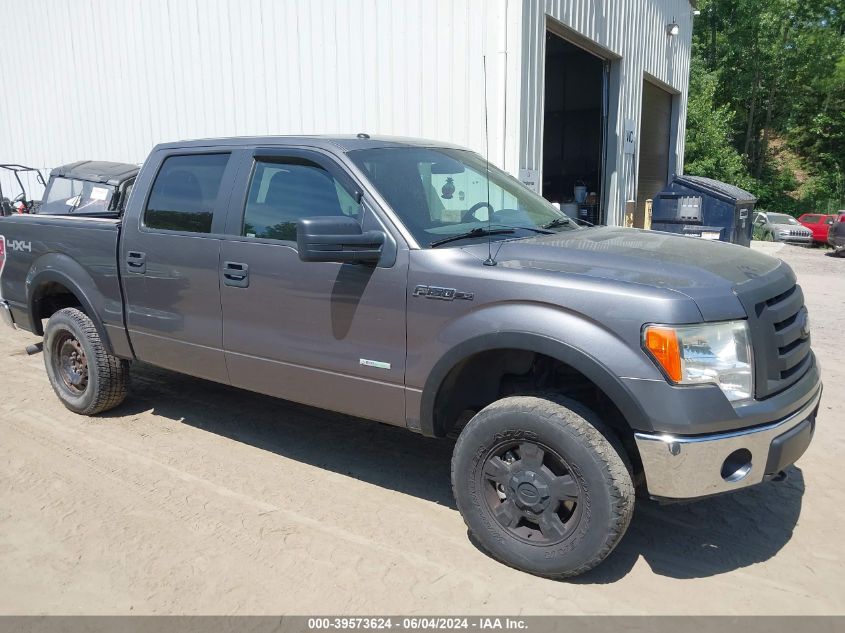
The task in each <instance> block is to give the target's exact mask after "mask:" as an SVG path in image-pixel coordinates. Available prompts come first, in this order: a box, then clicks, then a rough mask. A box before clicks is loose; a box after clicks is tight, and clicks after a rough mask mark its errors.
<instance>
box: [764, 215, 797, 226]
mask: <svg viewBox="0 0 845 633" xmlns="http://www.w3.org/2000/svg"><path fill="white" fill-rule="evenodd" d="M768 218H769V222H771V223H772V224H798V220H796V219H795V218H793V217H792V216H791V215H786V214H785V213H770V214H769V215H768Z"/></svg>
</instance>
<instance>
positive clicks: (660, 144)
mask: <svg viewBox="0 0 845 633" xmlns="http://www.w3.org/2000/svg"><path fill="white" fill-rule="evenodd" d="M671 137H672V94H671V93H669V92H667V91H665V90H663V89H662V88H660V87H658V86H656V85H655V84H653V83H651V82H650V81H647V80H646V81H643V106H642V114H641V115H640V162H639V169H638V176H637V207H636V211H635V213H634V226H635V227H636V228H640V229H641V228H643V227H644V226H645V223H646V200H653V199H654V196H655V195H656V194H657V193H658V192H659V191H662V190H663V189H665V188H666V184H667V182H668V178H669V147H670V142H671Z"/></svg>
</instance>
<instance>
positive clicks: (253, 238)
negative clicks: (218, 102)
mask: <svg viewBox="0 0 845 633" xmlns="http://www.w3.org/2000/svg"><path fill="white" fill-rule="evenodd" d="M247 160H248V162H249V164H248V165H244V166H243V167H242V169H241V173H242V174H243V176H242V177H239V182H238V184H237V185H236V187H235V193H233V196H232V203H231V206H230V210H229V221H228V223H227V231H226V232H227V233H228V234H229V235H228V238H227V239H226V240H225V241H224V242H223V243H222V244H221V253H220V260H221V269H220V275H221V277H220V284H221V285H220V288H221V304H222V307H223V346H224V349H225V354H226V363H227V366H228V369H229V375H230V378H231V382H232V384H234V385H236V386H239V387H243V388H245V389H250V390H253V391H259V392H262V393H266V394H269V395H273V396H277V397H281V398H285V399H288V400H293V401H296V402H301V403H304V404H310V405H314V406H318V407H323V408H330V409H333V410H335V411H341V412H344V413H348V414H351V415H359V416H363V417H368V418H373V419H378V420H380V421H383V422H388V423H392V424H399V425H404V424H405V401H404V377H405V296H406V284H407V272H408V257H407V251H406V250H401V251H398V252H397V249H396V242H395V240H394V239H393V238H392V237H390V236H389V233H388V243H386V245H385V257H383V259H382V262H380V264H379V265H378V266H373V265H363V264H333V263H317V262H302V261H301V260H300V259H299V254H298V252H297V249H296V222H297V220H299V219H300V218H303V217H314V216H330V215H346V216H351V217H355V218H357V219H359V221H361V222H362V224H363V226H364V230H369V229H372V228H377V229H380V230H384V227H383V225H381V223H380V222H379V220H378V218H377V217H376V216H375V215H374V213H373V211H372V203H371V201H369V200H368V199H366V198H364V199H363V201H361V198H360V196H359V194H358V192H359V191H362V189H361V188H360V187H359V186H357V184H356V183H355V182H354V181H353V180H352V178H351V176H349V175H348V174H347V172H345V170H343V168H342V167H341V166H340V165H339V164H337V163H336V162H335V161H334V160H333V159H332V158H330V157H328V156H327V155H324V154H322V153H319V152H316V151H311V150H307V149H291V150H287V151H281V152H280V151H279V150H267V151H264V152H262V151H261V150H256V153H255V155H254V156H253V157H250V158H248V159H247Z"/></svg>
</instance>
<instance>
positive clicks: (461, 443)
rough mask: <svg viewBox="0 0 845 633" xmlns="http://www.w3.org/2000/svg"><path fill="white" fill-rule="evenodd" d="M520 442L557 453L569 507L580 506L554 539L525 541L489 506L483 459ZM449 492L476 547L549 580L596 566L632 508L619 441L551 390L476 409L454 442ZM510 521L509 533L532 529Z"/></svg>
mask: <svg viewBox="0 0 845 633" xmlns="http://www.w3.org/2000/svg"><path fill="white" fill-rule="evenodd" d="M526 441H527V442H529V443H530V442H536V443H538V444H539V445H541V446H542V447H545V448H546V449H548V451H550V452H552V453H555V454H556V455H557V456H559V457H560V458H562V459H563V460H564V462H565V463H566V465H567V466H568V468H567V471H568V472H569V473H570V474H571V478H572V479H573V480H575V481H576V482H577V484H578V487H579V489H580V496H579V497H578V498H577V501H575V502H574V507H575V508H576V509H577V508H578V506H579V504H580V506H581V507H580V518H579V520H578V522H577V523H576V524H575V525H573V526H572V527H571V529H568V531H567V532H565V533H564V534H568V535H567V536H564V537H561V538H563V539H564V540H562V541H560V542H557V543H551V542H549V543H548V544H543V543H540V542H536V541H535V542H534V543H530V542H528V541H526V540H525V539H524V538H522V536H521V535H520V534H515V533H514V531H513V530H512V529H510V528H507V527H504V526H503V525H502V524H501V523H500V519H497V518H496V516H495V513H494V510H493V509H491V502H490V501H489V498H490V496H491V495H490V488H489V485H491V482H490V481H485V480H486V479H489V477H488V474H487V472H486V471H485V468H487V466H486V464H488V462H489V460H491V459H495V458H494V457H491V456H493V455H494V454H495V453H496V451H497V450H502V448H501V447H503V446H507V445H508V443H513V442H517V443H519V442H526ZM497 447H498V448H497ZM546 454H549V453H548V452H547V453H546ZM514 464H516V466H517V467H515V466H514ZM518 466H519V462H510V463H509V470H508V471H507V472H508V474H507V475H505V478H506V479H507V478H508V477H510V476H511V472H513V470H519V468H518ZM542 467H545V464H543V466H542ZM542 467H541V468H542ZM546 472H548V470H546ZM520 476H521V475H520ZM493 485H494V486H495V484H493ZM452 489H453V491H454V494H455V499H456V501H457V505H458V509H459V510H460V512H461V515H462V516H463V518H464V522H465V523H466V525H467V528H468V529H469V531H470V533H471V536H473V537H474V539H475V541H476V542H477V543H478V545H480V546H481V548H482V549H484V550H486V552H487V553H488V554H489V555H490V556H492V557H493V558H495V559H497V560H499V561H500V562H502V563H504V564H506V565H509V566H511V567H514V568H516V569H519V570H522V571H525V572H528V573H531V574H535V575H538V576H544V577H548V578H554V579H562V578H567V577H572V576H577V575H579V574H583V573H584V572H586V571H588V570H590V569H592V568H593V567H595V566H596V565H598V564H599V563H601V562H602V561H603V560H604V559H605V558H606V557H607V556H608V555H609V554H610V553H611V552H612V551H613V549H614V548H615V547H616V545H617V544H618V543H619V541H620V539H621V538H622V536H623V535H624V534H625V531H626V530H627V529H628V525H629V524H630V522H631V517H632V515H633V512H634V499H635V492H634V485H633V482H632V478H631V467H630V463H629V461H628V459H627V456H626V454H625V451H624V449H623V448H622V444H621V442H620V441H619V440H618V438H617V437H616V436H615V435H614V434H613V433H612V431H610V430H609V429H608V428H607V427H606V426H605V425H604V424H602V422H601V421H600V420H599V418H598V416H597V415H596V414H595V413H594V412H593V411H591V410H589V409H588V408H586V407H584V406H582V405H581V404H579V403H577V402H574V401H572V400H569V399H567V398H562V397H558V396H556V395H550V396H547V395H543V396H513V397H508V398H504V399H502V400H499V401H497V402H494V403H493V404H491V405H489V406H488V407H485V408H484V409H483V410H481V411H480V412H479V413H478V414H477V415H476V416H475V417H474V418H473V419H472V420H470V422H469V423H468V424H467V426H466V427H465V428H464V429H463V431H462V432H461V434H460V436H459V438H458V441H457V443H456V445H455V449H454V453H453V456H452ZM506 490H508V491H510V490H513V489H512V488H507V489H506ZM496 494H499V496H500V498H501V494H500V493H498V492H497V493H496ZM532 494H533V493H532ZM514 497H516V496H515V495H514ZM515 500H516V499H515ZM496 501H497V500H496V499H494V500H493V502H492V504H493V505H494V506H495V505H496ZM502 503H504V500H502ZM520 512H521V511H520ZM564 512H566V511H565V510H564ZM574 515H575V513H574V511H573V514H572V516H573V517H574ZM532 516H534V517H535V518H536V515H532ZM570 520H572V519H570ZM518 525H521V526H523V527H517V528H514V530H516V529H519V530H525V529H530V528H531V527H533V524H532V523H530V522H529V523H526V522H525V519H524V517H523V518H520V519H519V524H518ZM544 537H545V534H543V535H541V536H540V537H539V538H544Z"/></svg>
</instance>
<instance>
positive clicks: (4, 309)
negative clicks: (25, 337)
mask: <svg viewBox="0 0 845 633" xmlns="http://www.w3.org/2000/svg"><path fill="white" fill-rule="evenodd" d="M0 321H2V322H3V323H5V324H6V325H8V326H9V327H10V328H12V329H15V320H14V319H13V318H12V310H11V308H10V307H9V304H8V303H7V302H5V301H2V300H0Z"/></svg>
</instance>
